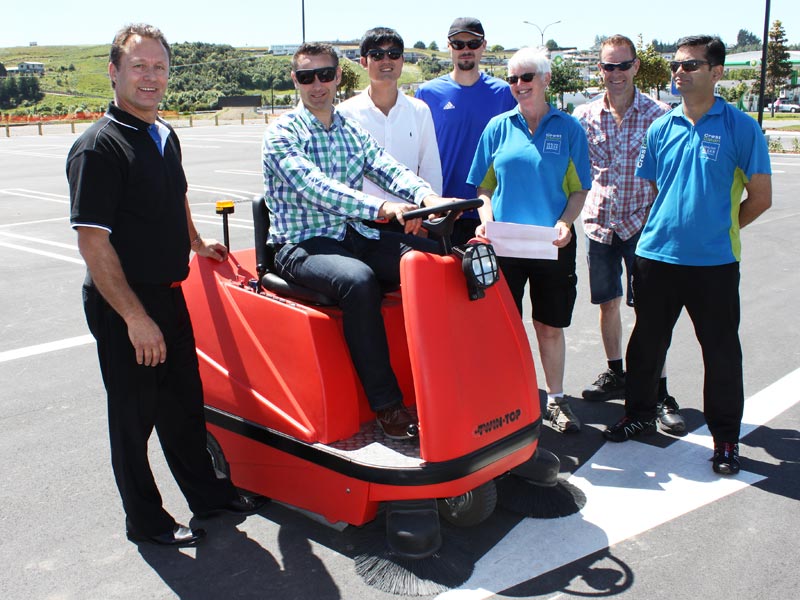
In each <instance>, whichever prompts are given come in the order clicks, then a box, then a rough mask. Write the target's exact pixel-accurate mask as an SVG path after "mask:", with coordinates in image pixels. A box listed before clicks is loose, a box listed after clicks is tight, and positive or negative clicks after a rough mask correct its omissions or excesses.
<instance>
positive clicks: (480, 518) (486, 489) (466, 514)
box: [438, 480, 497, 527]
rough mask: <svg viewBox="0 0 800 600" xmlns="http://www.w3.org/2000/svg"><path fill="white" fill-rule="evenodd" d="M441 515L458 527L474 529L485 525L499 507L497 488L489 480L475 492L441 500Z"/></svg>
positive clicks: (492, 481)
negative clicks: (480, 524) (479, 525)
mask: <svg viewBox="0 0 800 600" xmlns="http://www.w3.org/2000/svg"><path fill="white" fill-rule="evenodd" d="M438 504H439V515H440V516H441V517H442V518H443V519H444V520H445V521H447V522H448V523H452V524H453V525H455V526H457V527H472V526H474V525H477V524H479V523H483V522H484V521H485V520H486V519H488V518H489V517H490V516H491V515H492V513H493V512H494V509H495V506H497V487H495V483H494V480H489V481H487V482H486V483H484V484H483V485H480V486H478V487H476V488H475V489H474V490H471V491H469V492H467V493H466V494H461V495H460V496H452V497H450V498H440V499H439V502H438Z"/></svg>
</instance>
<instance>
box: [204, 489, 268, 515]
mask: <svg viewBox="0 0 800 600" xmlns="http://www.w3.org/2000/svg"><path fill="white" fill-rule="evenodd" d="M267 502H269V498H266V497H264V496H244V495H242V494H238V495H237V496H236V497H235V498H234V499H233V500H231V501H230V502H228V503H227V504H226V505H225V506H220V507H219V508H212V509H211V510H205V511H202V512H196V513H194V516H195V517H197V518H198V519H208V518H209V517H215V516H217V515H219V514H222V513H230V514H234V515H242V516H247V515H252V514H254V513H257V512H258V511H259V510H261V509H262V508H263V507H264V505H265V504H266V503H267Z"/></svg>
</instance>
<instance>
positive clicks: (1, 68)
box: [0, 63, 8, 77]
mask: <svg viewBox="0 0 800 600" xmlns="http://www.w3.org/2000/svg"><path fill="white" fill-rule="evenodd" d="M6 75H8V71H6V66H5V65H4V64H3V63H0V77H5V76H6Z"/></svg>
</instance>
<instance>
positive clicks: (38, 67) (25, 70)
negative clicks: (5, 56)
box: [18, 62, 44, 75]
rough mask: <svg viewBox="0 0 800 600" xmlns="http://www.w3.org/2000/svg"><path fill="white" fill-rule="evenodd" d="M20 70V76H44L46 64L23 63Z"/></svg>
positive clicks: (20, 64)
mask: <svg viewBox="0 0 800 600" xmlns="http://www.w3.org/2000/svg"><path fill="white" fill-rule="evenodd" d="M18 70H19V74H20V75H44V63H40V62H21V63H19V67H18Z"/></svg>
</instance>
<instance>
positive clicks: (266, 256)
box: [253, 196, 337, 306]
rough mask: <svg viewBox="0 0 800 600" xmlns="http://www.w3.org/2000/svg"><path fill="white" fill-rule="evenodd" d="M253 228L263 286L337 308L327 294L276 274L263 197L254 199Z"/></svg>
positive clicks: (288, 295)
mask: <svg viewBox="0 0 800 600" xmlns="http://www.w3.org/2000/svg"><path fill="white" fill-rule="evenodd" d="M253 226H254V232H255V242H256V271H257V272H258V277H259V279H260V281H261V286H262V287H263V288H264V289H265V290H269V291H270V292H273V293H275V294H278V295H280V296H283V297H286V298H294V299H296V300H300V301H301V302H306V303H308V304H314V305H317V306H336V305H337V302H336V301H335V300H334V299H333V298H330V297H328V296H326V295H325V294H322V293H320V292H317V291H314V290H312V289H309V288H307V287H303V286H302V285H298V284H296V283H291V282H289V281H286V280H285V279H284V278H283V277H281V276H280V275H278V274H276V273H275V248H274V247H273V246H271V245H270V244H269V243H268V241H269V209H268V208H267V203H266V202H265V201H264V198H263V197H262V196H256V197H255V198H253Z"/></svg>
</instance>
